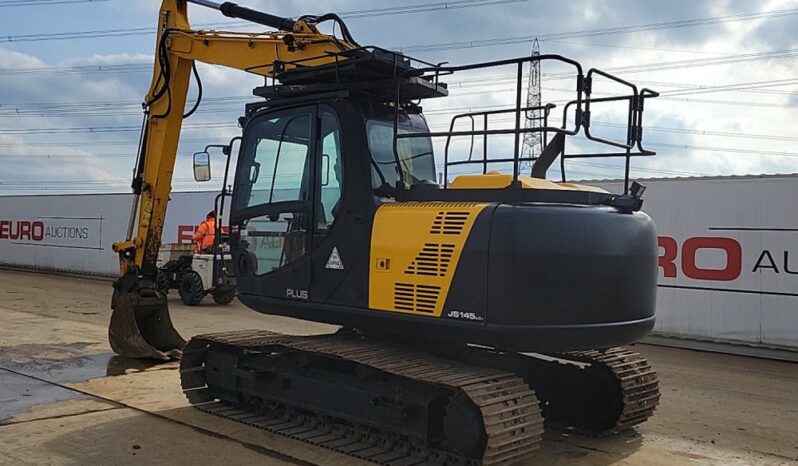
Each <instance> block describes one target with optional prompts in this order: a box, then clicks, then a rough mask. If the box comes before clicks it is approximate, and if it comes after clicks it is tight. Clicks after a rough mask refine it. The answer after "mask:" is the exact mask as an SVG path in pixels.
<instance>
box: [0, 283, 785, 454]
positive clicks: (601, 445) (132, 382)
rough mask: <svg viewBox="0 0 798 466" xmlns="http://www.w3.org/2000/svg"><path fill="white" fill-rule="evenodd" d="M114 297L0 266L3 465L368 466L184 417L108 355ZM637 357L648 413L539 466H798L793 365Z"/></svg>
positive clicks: (224, 326) (220, 322)
mask: <svg viewBox="0 0 798 466" xmlns="http://www.w3.org/2000/svg"><path fill="white" fill-rule="evenodd" d="M173 294H174V295H176V293H173ZM110 295H111V286H110V283H109V282H102V281H96V280H90V279H78V278H70V277H60V276H54V275H45V274H33V273H24V272H11V271H1V270H0V464H169V465H183V464H185V465H196V464H213V463H215V464H252V463H254V462H259V463H261V464H275V465H282V464H318V465H343V464H347V465H348V464H361V463H362V462H360V461H358V460H355V459H352V458H350V457H346V456H344V455H341V454H338V453H334V452H330V451H327V450H323V449H320V448H316V447H313V446H310V445H308V444H304V443H301V442H298V441H294V440H290V439H286V438H283V437H280V436H277V435H272V434H269V433H266V432H263V431H260V430H257V429H255V428H252V427H248V426H244V425H241V424H238V423H235V422H232V421H226V420H223V419H219V418H216V417H213V416H210V415H207V414H204V413H200V412H197V411H196V410H194V409H192V408H190V407H188V405H187V402H186V401H185V399H184V398H183V395H182V394H181V392H180V384H179V380H178V379H179V376H178V371H177V364H176V363H168V364H161V365H149V364H146V363H142V362H140V361H132V360H126V359H122V358H118V357H114V356H113V354H112V353H111V351H110V348H109V346H108V343H107V340H106V325H107V323H108V320H109V317H110V310H109V302H110ZM170 308H171V313H172V318H173V320H174V322H175V326H176V327H177V328H178V330H179V331H180V332H181V333H182V334H183V335H184V336H190V335H194V334H198V333H203V332H214V331H223V330H234V329H244V328H263V329H269V330H274V331H279V332H285V333H295V334H312V333H320V332H325V331H329V330H332V329H333V328H332V327H330V326H326V325H321V324H314V323H309V322H303V321H298V320H293V319H288V318H283V317H273V316H263V315H260V314H257V313H255V312H253V311H250V310H248V309H246V308H245V307H244V306H243V305H241V304H238V303H234V304H232V305H230V306H217V305H214V304H212V303H211V302H210V300H209V302H208V303H205V304H203V305H202V306H199V307H194V308H189V307H186V306H183V305H182V304H180V302H179V300H178V299H177V297H176V296H171V297H170ZM636 349H637V350H638V351H640V352H641V353H643V354H644V355H645V356H646V357H648V358H649V359H650V360H651V362H652V364H653V366H654V367H655V368H656V369H657V371H658V372H659V374H660V378H661V388H662V401H661V405H660V406H659V408H658V409H657V412H656V414H655V415H654V417H653V418H652V419H651V420H649V421H648V422H647V423H645V424H643V425H641V426H639V427H637V428H636V429H635V430H634V431H632V432H628V433H626V434H623V435H620V436H617V437H612V438H604V439H593V438H585V437H581V436H576V435H567V434H563V433H560V432H548V433H547V434H546V436H545V440H544V442H543V446H542V448H541V450H540V451H539V452H538V454H537V456H536V464H543V465H583V464H584V465H610V464H629V465H673V464H717V465H731V464H745V465H749V464H798V365H796V364H793V363H785V362H776V361H769V360H758V359H753V358H747V357H740V356H729V355H721V354H713V353H701V352H695V351H690V350H681V349H673V348H664V347H656V346H646V345H638V346H637V347H636Z"/></svg>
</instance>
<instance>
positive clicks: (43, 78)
mask: <svg viewBox="0 0 798 466" xmlns="http://www.w3.org/2000/svg"><path fill="white" fill-rule="evenodd" d="M130 3H131V6H130V10H129V11H128V14H127V16H129V21H131V22H132V23H130V24H126V25H125V27H127V26H130V27H140V26H146V25H147V24H152V25H153V27H154V19H155V17H156V14H157V12H156V9H157V6H154V3H153V2H151V1H149V0H139V1H137V2H130ZM241 3H244V2H241ZM246 3H247V4H248V5H250V6H252V7H254V8H259V9H262V10H264V11H268V12H270V13H273V14H277V15H286V16H297V15H299V14H304V13H314V14H317V13H323V12H327V11H339V12H340V11H352V10H358V9H368V8H375V6H373V5H372V3H370V2H365V1H356V2H354V3H352V2H344V1H333V2H325V3H323V4H314V5H312V6H308V4H307V2H299V1H292V2H282V1H276V0H271V1H266V0H262V1H256V0H252V1H250V2H246ZM793 6H794V2H793V1H769V2H765V3H759V4H752V3H750V2H745V1H742V0H723V1H713V2H695V1H689V0H676V1H673V2H637V1H632V0H611V1H606V2H591V1H587V0H577V1H571V2H543V1H529V2H515V3H507V4H495V5H492V6H487V7H479V8H464V9H460V10H447V11H433V12H428V13H424V14H410V15H399V16H373V17H368V18H362V19H352V20H349V21H348V24H349V27H350V29H351V30H352V32H353V34H355V36H356V38H357V39H358V40H359V41H360V42H361V43H363V44H377V45H382V46H386V47H407V46H413V45H421V44H432V45H434V44H443V43H450V42H459V41H464V42H468V41H474V40H483V39H492V38H502V37H520V36H534V35H535V34H545V33H550V32H563V31H580V30H592V29H599V28H606V27H623V26H628V25H639V24H648V23H657V22H665V21H678V20H683V19H688V18H702V17H711V16H723V15H729V14H736V13H746V12H751V11H753V10H755V9H761V10H762V11H773V10H779V9H785V8H791V7H793ZM309 10H312V11H309ZM107 11H108V12H111V11H113V10H110V9H109V10H107ZM106 14H110V13H106ZM190 16H191V19H192V21H193V22H194V23H195V24H200V23H207V22H220V21H231V20H230V19H227V18H223V17H221V16H220V15H219V14H218V13H216V12H214V11H212V10H208V9H204V8H199V7H195V6H193V5H192V6H191V11H190ZM150 21H153V22H152V23H150ZM34 26H35V24H33V25H31V27H32V28H34ZM796 26H798V16H785V17H779V18H768V19H760V20H755V21H743V22H727V23H723V24H716V25H712V26H700V27H692V28H679V29H668V30H661V31H650V32H646V33H635V34H619V35H607V36H600V37H593V38H572V39H564V40H560V41H546V42H542V43H541V48H542V52H543V53H562V54H564V55H567V56H572V57H574V58H576V59H578V60H580V61H581V62H582V63H583V64H584V65H585V66H586V67H587V68H589V67H593V66H596V67H600V68H605V69H606V68H613V67H621V66H630V65H637V64H656V63H664V62H673V61H678V60H695V59H703V58H712V57H721V56H725V55H735V54H742V53H754V52H761V51H769V50H784V49H789V48H798V44H796V42H798V39H796V38H795V34H794V30H795V28H796ZM103 28H104V26H98V24H97V23H96V21H95V22H90V21H89V20H82V19H81V18H74V24H73V26H72V27H70V28H69V29H71V30H80V29H85V30H91V29H103ZM34 29H35V28H34ZM254 29H255V30H258V29H261V28H260V27H255V28H254ZM33 32H35V31H33ZM44 44H46V46H47V48H42V47H43V46H42V45H38V46H34V45H30V46H26V45H24V44H6V45H7V47H5V48H0V68H2V69H19V68H47V67H51V68H53V70H52V72H50V73H36V74H13V73H7V74H5V75H0V80H1V81H0V155H14V156H15V157H16V158H10V157H9V158H0V164H2V169H0V179H2V180H7V179H9V178H15V179H17V178H18V179H26V180H38V181H39V182H46V181H47V180H49V179H52V178H53V176H54V174H58V175H59V176H58V177H59V178H65V179H69V180H75V185H73V186H70V188H75V189H77V188H79V187H81V186H82V187H85V188H86V189H91V190H97V189H117V190H126V189H127V185H128V181H127V179H128V178H129V176H130V172H131V170H132V167H133V163H134V160H135V150H136V142H137V137H138V134H137V132H136V131H135V128H137V127H138V125H139V124H140V122H141V114H140V106H139V104H138V103H139V102H140V101H141V100H142V99H143V96H144V94H145V92H146V91H147V89H148V87H149V85H150V80H151V77H152V76H151V71H150V68H149V66H151V63H152V56H151V54H150V53H149V50H151V49H152V48H153V44H154V37H150V36H136V37H134V38H127V39H126V38H108V39H103V40H101V41H73V42H69V46H66V45H67V43H66V42H57V41H55V42H49V43H44ZM37 47H39V48H37ZM530 47H531V44H530V43H529V42H523V43H517V44H501V45H498V46H495V47H484V48H464V49H453V50H443V51H433V52H425V53H419V54H418V55H419V57H420V58H423V59H428V60H431V61H434V62H438V61H444V60H448V61H450V62H453V63H460V64H462V63H469V62H475V61H480V60H492V59H499V58H507V57H514V56H525V55H528V54H529V53H530ZM115 48H116V50H114V49H115ZM20 50H25V51H26V52H23V51H20ZM142 50H144V52H142ZM59 51H63V53H58V52H59ZM131 63H133V64H137V65H139V66H138V67H134V68H133V69H131V70H128V71H125V72H121V73H117V72H95V73H68V72H63V71H59V70H60V69H61V68H63V67H72V66H97V67H98V69H99V68H103V67H113V66H116V65H120V64H131ZM543 71H544V73H547V74H551V73H554V72H556V71H558V70H557V69H555V68H553V67H551V66H549V65H544V68H543ZM200 73H201V77H202V80H203V84H204V97H205V101H204V103H203V105H202V106H201V111H200V112H199V113H197V114H196V115H195V116H193V117H192V118H191V119H189V120H188V121H187V122H186V130H185V131H184V134H183V137H182V142H181V146H180V150H179V154H180V156H179V157H178V163H177V166H176V169H175V175H174V177H175V180H176V181H175V183H174V187H175V189H197V188H205V187H207V186H208V185H202V186H201V185H197V184H196V183H194V182H193V181H191V167H190V157H189V156H190V154H191V153H192V152H194V151H197V150H200V149H202V147H204V145H205V144H207V143H220V142H225V141H227V140H228V139H229V138H231V137H233V136H235V135H237V134H240V130H239V129H238V128H236V127H234V124H235V122H236V118H237V117H238V116H240V115H241V114H242V113H243V106H244V103H245V102H246V101H247V100H250V99H248V98H247V96H250V95H251V91H252V88H253V87H255V86H258V85H260V84H262V78H259V77H257V76H252V75H247V74H245V73H241V72H237V71H233V70H227V69H223V68H220V67H213V66H201V67H200ZM513 74H514V70H513V69H502V70H491V71H480V72H473V73H463V74H462V75H456V76H454V77H449V78H447V80H448V81H449V82H450V83H451V84H452V86H451V95H452V96H451V97H449V98H445V99H437V100H429V101H425V102H423V107H424V109H425V110H426V111H428V112H429V121H430V124H431V125H432V126H433V127H435V128H442V127H447V126H448V123H449V120H450V119H451V117H452V116H453V115H454V114H455V113H456V112H461V111H467V109H469V108H471V109H476V108H481V107H486V106H498V105H508V104H512V103H513V102H514V93H513V85H514V79H513V77H512V76H513ZM508 76H509V78H508ZM621 76H622V77H624V78H626V79H629V80H632V81H634V82H636V83H640V84H641V85H644V86H649V87H653V88H655V89H657V90H660V91H663V97H662V98H660V99H657V100H652V101H650V102H648V103H647V106H646V112H645V122H646V124H647V126H648V127H649V128H648V129H647V130H646V131H645V138H646V140H647V141H648V142H650V143H652V144H657V143H659V144H662V145H668V146H654V145H652V146H651V147H652V148H655V149H656V150H658V152H659V155H658V156H656V157H653V158H646V159H641V160H635V162H634V164H633V166H637V167H640V168H643V169H647V170H662V172H661V173H662V174H667V173H668V172H684V173H706V174H744V173H773V172H795V171H798V158H796V157H789V156H778V155H763V154H762V153H763V152H798V150H795V149H794V148H792V147H791V146H792V145H793V141H787V140H779V139H772V138H771V139H763V138H757V137H750V138H733V137H722V136H711V135H706V134H698V133H691V132H686V133H685V132H681V133H679V132H669V131H664V130H661V129H669V128H670V129H673V128H677V129H686V130H689V131H710V132H734V133H745V134H754V135H756V134H766V135H768V134H769V135H786V136H791V135H793V133H794V129H793V128H792V126H793V124H792V123H791V122H792V121H793V115H792V114H793V113H794V111H795V110H794V108H790V106H792V107H794V106H796V105H798V91H796V86H795V85H791V86H782V87H775V88H763V89H758V90H747V91H736V92H718V93H707V94H697V95H685V96H673V97H672V98H669V97H668V96H667V95H666V94H667V92H668V91H670V92H673V91H676V90H680V89H685V88H690V87H697V86H712V85H721V84H730V83H741V82H759V81H768V80H774V79H786V78H793V77H795V76H798V64H796V61H795V59H794V58H788V59H771V60H761V61H748V62H740V63H732V64H726V65H715V66H703V67H696V66H693V67H689V68H687V67H685V68H676V69H672V70H666V71H658V72H626V73H621ZM486 78H487V79H486ZM573 84H574V82H573V81H562V80H561V81H554V80H549V79H547V80H544V82H543V87H544V91H543V97H544V100H546V99H548V100H551V101H557V102H562V101H563V100H564V99H566V98H567V97H569V96H570V95H571V94H569V93H566V92H563V91H562V90H556V89H566V88H569V87H572V86H573ZM195 86H196V85H195V84H192V91H191V96H190V97H189V102H190V103H191V102H193V99H194V96H195V90H194V89H196V87H195ZM597 90H598V88H597ZM603 91H606V88H604V89H603ZM791 91H793V92H791ZM227 97H238V99H235V100H219V99H220V98H227ZM251 100H256V98H255V97H252V99H251ZM697 100H704V101H717V102H720V103H707V102H700V101H697ZM744 102H749V103H750V104H749V105H745V104H740V103H744ZM45 103H59V104H62V106H61V107H59V108H57V109H53V107H41V105H42V104H45ZM86 103H94V104H96V105H85V104H86ZM115 103H117V104H118V105H116V104H115ZM77 104H81V105H80V106H77V107H76V106H75V105H77ZM101 104H102V105H101ZM36 105H39V107H36ZM64 105H73V106H72V107H69V106H64ZM16 106H19V107H20V108H21V111H22V112H23V114H21V115H16V114H15V115H11V114H14V113H16V111H15V109H16ZM37 108H40V109H42V108H43V110H39V111H36V110H35V109H37ZM26 112H29V113H28V114H27V115H25V113H26ZM36 115H45V116H36ZM618 117H619V114H618V113H617V112H614V113H609V114H607V115H603V116H599V115H598V114H597V115H596V116H595V119H596V121H601V120H602V119H604V121H609V120H607V119H611V121H617V118H618ZM223 122H228V123H230V124H231V127H221V128H220V127H216V125H213V126H211V127H207V128H203V127H202V125H203V124H206V123H223ZM510 124H512V118H510V119H509V120H505V121H503V122H500V123H499V125H504V126H505V127H506V126H507V125H510ZM105 127H112V128H125V129H126V130H125V131H118V132H80V133H78V132H73V133H62V132H55V133H47V132H46V130H48V129H52V130H59V129H63V128H105ZM20 129H31V130H37V131H31V132H30V133H28V134H20V133H19V132H18V130H20ZM131 129H132V130H131ZM595 129H596V131H601V132H602V134H608V135H611V136H618V137H620V136H621V130H619V129H618V128H613V127H606V126H605V127H599V126H597V127H596V128H595ZM3 130H11V131H6V132H5V134H4V133H3ZM15 130H16V131H17V132H14V131H15ZM504 139H505V141H503V142H500V143H496V144H495V147H491V149H490V150H491V151H492V152H491V153H497V154H498V153H501V152H508V151H510V149H511V147H512V144H511V143H508V142H507V141H506V139H507V138H504ZM458 144H460V146H462V147H464V149H463V150H468V147H466V146H470V141H469V144H464V143H462V142H461V143H458ZM671 146H678V147H671ZM573 147H575V148H581V147H583V146H582V145H581V143H579V142H574V145H573ZM707 147H709V148H729V149H734V150H735V151H739V150H744V151H747V150H750V153H747V152H742V153H741V152H729V153H723V152H719V151H717V150H701V149H698V148H707ZM436 150H438V154H439V155H440V156H442V152H441V151H442V144H440V142H437V141H436ZM21 155H35V156H36V157H31V158H30V159H28V160H26V159H21V158H19V156H21ZM43 155H54V156H55V155H58V156H63V157H61V158H59V157H51V158H47V159H45V158H42V157H41V156H43ZM66 156H69V157H66ZM214 157H215V159H214V162H217V160H216V158H218V157H219V156H214ZM219 161H220V162H221V161H222V160H221V159H219ZM600 163H602V164H610V165H611V166H618V163H619V162H618V161H617V160H615V161H609V162H600ZM589 167H590V166H589V165H588V166H584V167H583V168H582V171H583V172H593V173H597V174H602V175H605V174H608V173H620V172H616V171H614V170H613V169H611V168H607V167H598V166H593V167H592V168H589ZM216 173H219V171H218V170H217V171H216ZM636 174H639V175H641V176H642V175H645V174H647V175H656V174H657V172H656V171H639V172H637V173H636ZM102 180H115V181H113V183H111V182H104V181H102ZM79 181H86V183H85V184H80V183H79ZM217 185H218V183H217V184H215V185H214V186H217ZM55 187H57V186H53V188H55ZM8 192H12V191H11V190H9V189H8V188H7V187H0V194H4V193H8Z"/></svg>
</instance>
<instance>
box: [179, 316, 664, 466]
mask: <svg viewBox="0 0 798 466" xmlns="http://www.w3.org/2000/svg"><path fill="white" fill-rule="evenodd" d="M442 354H443V353H441V354H435V352H434V351H427V350H420V349H417V348H413V347H408V346H404V345H400V344H396V343H393V342H386V341H384V340H379V339H371V338H367V337H364V336H361V335H359V334H357V333H355V332H352V331H342V332H339V333H336V334H329V335H316V336H307V337H306V336H289V335H282V334H278V333H273V332H269V331H262V330H247V331H238V332H228V333H217V334H207V335H200V336H197V337H194V338H192V339H191V341H190V342H189V343H188V345H187V346H186V348H185V351H184V354H183V359H182V362H181V381H182V386H183V390H184V393H185V394H186V396H187V398H188V400H189V402H190V403H191V404H192V405H194V406H195V407H196V408H198V409H200V410H203V411H206V412H209V413H212V414H215V415H218V416H222V417H225V418H228V419H232V420H235V421H238V422H242V423H246V424H249V425H252V426H256V427H258V428H261V429H264V430H267V431H270V432H274V433H278V434H281V435H285V436H288V437H291V438H295V439H298V440H302V441H305V442H308V443H312V444H314V445H318V446H322V447H325V448H329V449H332V450H336V451H339V452H342V453H346V454H349V455H352V456H355V457H358V458H361V459H364V460H368V461H371V462H374V463H378V464H389V465H397V466H398V465H415V464H451V465H477V464H484V465H505V464H508V465H509V464H517V463H520V462H524V461H526V460H529V459H530V458H532V457H533V456H534V451H535V450H536V449H538V448H539V445H540V442H541V439H542V434H543V427H544V417H545V423H546V426H547V427H553V428H557V429H565V428H567V429H570V430H574V431H576V432H579V433H582V434H587V435H606V434H611V433H616V432H620V431H622V430H625V429H628V428H630V427H632V426H634V425H637V424H640V423H641V422H644V421H645V420H646V419H648V417H650V416H651V414H652V413H653V411H654V409H655V407H656V405H657V402H658V400H659V387H658V379H657V376H656V373H655V372H654V371H653V370H652V369H651V367H650V365H649V364H648V363H647V362H646V360H645V359H643V358H642V357H640V356H639V355H638V354H636V353H634V352H632V351H629V350H626V349H622V348H614V349H609V350H606V351H582V352H574V353H567V354H558V355H524V354H513V353H502V352H498V351H494V350H490V349H484V348H478V347H467V348H465V349H463V350H456V351H446V354H445V356H444V355H442Z"/></svg>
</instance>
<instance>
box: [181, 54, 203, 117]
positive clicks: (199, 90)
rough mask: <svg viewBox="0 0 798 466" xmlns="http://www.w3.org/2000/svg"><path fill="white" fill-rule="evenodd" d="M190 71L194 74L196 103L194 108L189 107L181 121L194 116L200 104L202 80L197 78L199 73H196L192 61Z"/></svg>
mask: <svg viewBox="0 0 798 466" xmlns="http://www.w3.org/2000/svg"><path fill="white" fill-rule="evenodd" d="M191 71H193V72H194V79H196V80H197V101H196V102H194V106H193V107H191V110H189V111H188V112H187V113H185V114H184V115H183V119H186V118H188V117H190V116H191V115H193V114H194V112H196V111H197V109H198V108H199V105H200V102H202V80H201V79H200V77H199V73H198V72H197V62H196V61H194V62H192V63H191Z"/></svg>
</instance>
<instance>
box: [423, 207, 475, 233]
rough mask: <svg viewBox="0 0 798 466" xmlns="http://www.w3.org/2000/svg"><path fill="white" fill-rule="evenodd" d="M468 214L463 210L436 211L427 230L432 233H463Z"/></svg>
mask: <svg viewBox="0 0 798 466" xmlns="http://www.w3.org/2000/svg"><path fill="white" fill-rule="evenodd" d="M469 215H471V214H470V213H469V212H463V211H448V212H443V211H442V212H438V215H436V216H435V221H434V222H433V223H432V228H430V231H429V232H430V234H432V235H459V234H461V233H463V228H464V227H465V224H466V222H467V221H468V216H469Z"/></svg>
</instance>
